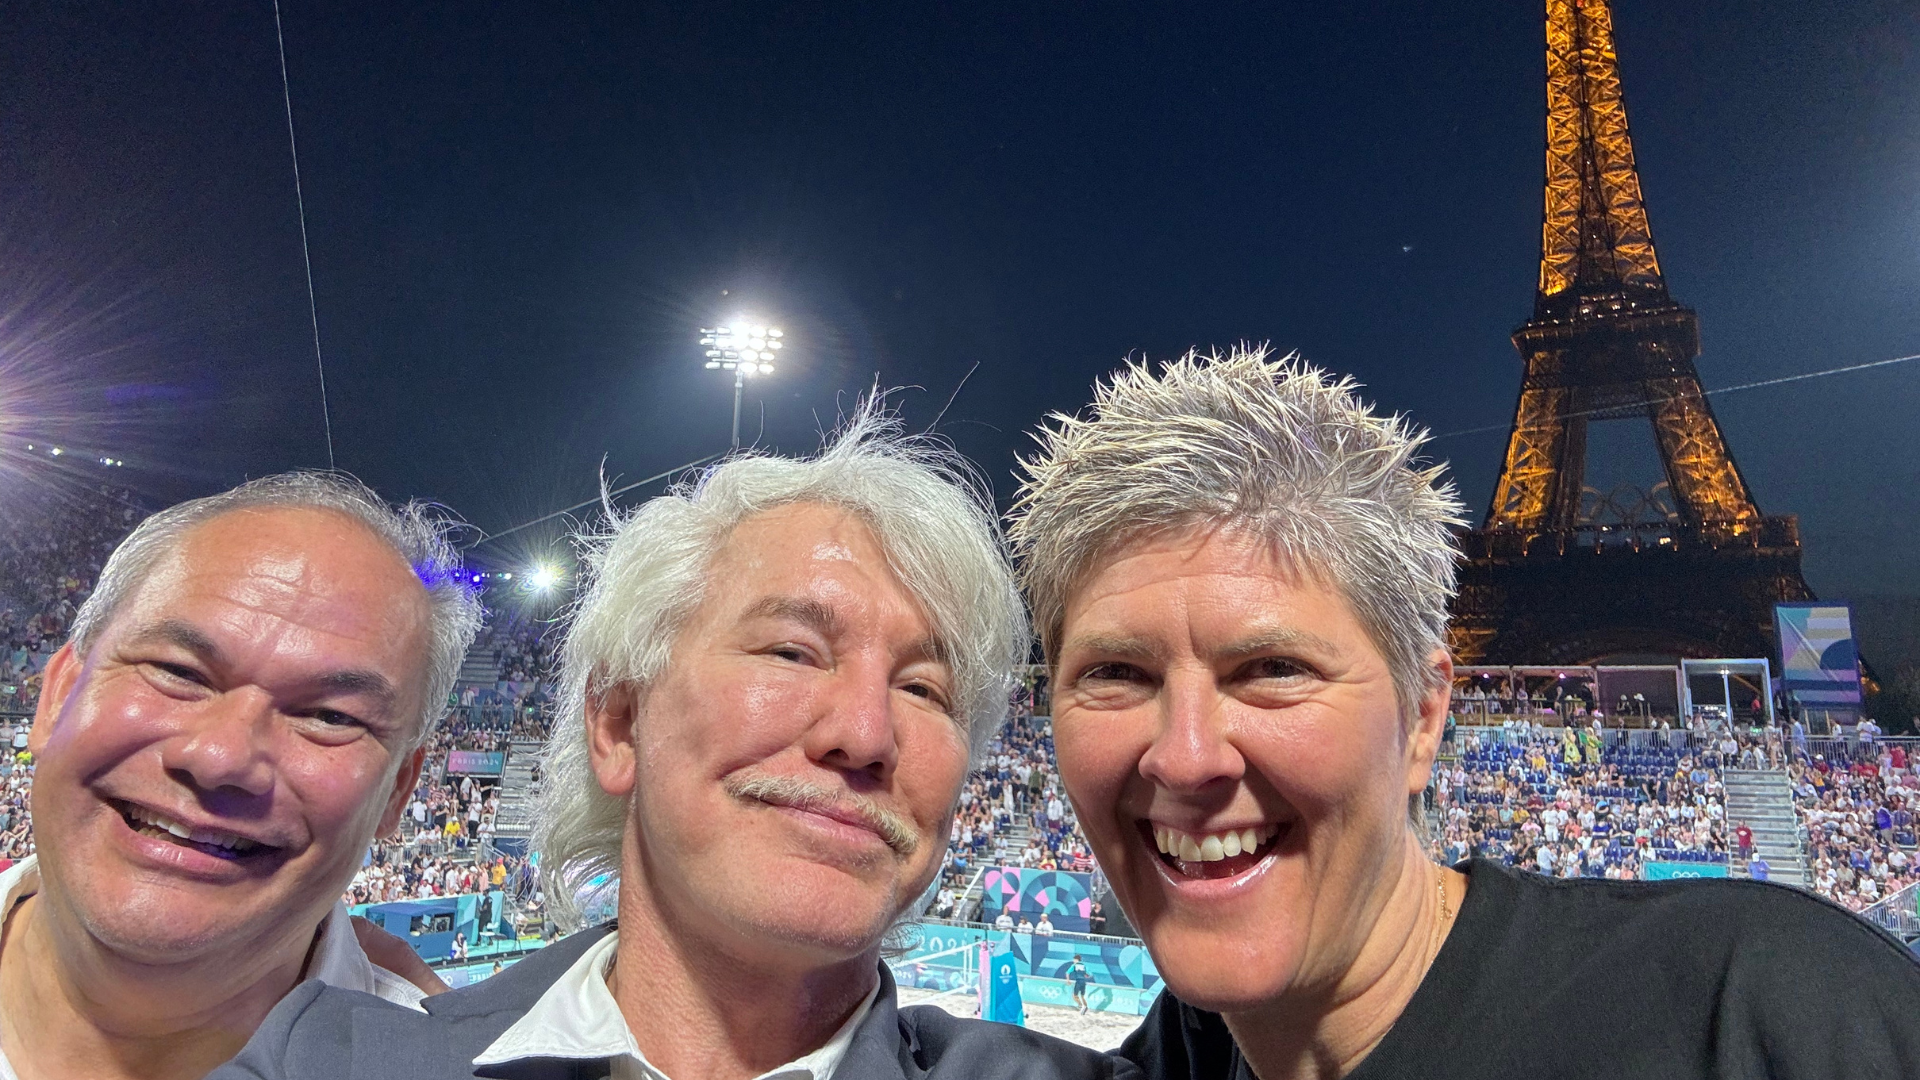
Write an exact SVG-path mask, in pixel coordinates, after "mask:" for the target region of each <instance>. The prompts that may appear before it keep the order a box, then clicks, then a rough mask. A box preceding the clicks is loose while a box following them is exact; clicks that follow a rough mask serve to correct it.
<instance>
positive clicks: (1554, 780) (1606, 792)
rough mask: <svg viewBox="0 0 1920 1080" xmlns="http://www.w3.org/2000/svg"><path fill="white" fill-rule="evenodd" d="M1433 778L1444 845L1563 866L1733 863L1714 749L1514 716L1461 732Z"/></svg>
mask: <svg viewBox="0 0 1920 1080" xmlns="http://www.w3.org/2000/svg"><path fill="white" fill-rule="evenodd" d="M1456 740H1457V742H1458V744H1459V745H1458V757H1457V759H1456V760H1455V761H1454V762H1453V763H1452V764H1451V765H1450V766H1447V765H1443V766H1442V767H1441V769H1440V770H1439V771H1438V775H1437V776H1436V779H1435V783H1434V807H1433V812H1434V813H1436V814H1438V815H1440V821H1439V830H1438V836H1437V838H1436V840H1435V842H1434V848H1435V855H1436V856H1437V857H1439V858H1441V859H1443V860H1445V861H1446V862H1449V863H1453V862H1458V861H1459V860H1461V859H1464V858H1467V857H1469V856H1482V857H1485V858H1490V859H1495V860H1498V861H1500V862H1502V863H1505V864H1507V865H1509V866H1520V867H1524V868H1526V869H1529V870H1534V871H1537V872H1539V873H1543V874H1548V875H1552V876H1556V877H1604V878H1622V879H1630V878H1637V877H1639V876H1641V870H1642V868H1643V866H1644V865H1645V864H1646V863H1648V862H1652V861H1664V862H1725V861H1726V859H1727V833H1726V828H1727V824H1726V811H1725V804H1726V791H1725V788H1724V786H1723V784H1722V780H1721V775H1720V763H1719V760H1718V758H1717V756H1715V757H1711V758H1710V757H1709V756H1708V754H1706V753H1704V752H1702V753H1699V754H1695V753H1689V752H1688V751H1686V750H1684V749H1678V748H1675V747H1674V746H1673V745H1672V744H1671V743H1670V742H1656V741H1649V742H1646V743H1627V742H1625V741H1617V742H1616V743H1615V744H1614V745H1611V746H1609V745H1608V744H1607V740H1606V737H1605V733H1604V732H1603V731H1602V730H1601V729H1600V727H1599V725H1598V724H1597V723H1589V724H1588V725H1586V726H1584V727H1559V728H1547V727H1542V726H1539V725H1537V724H1534V723H1531V722H1527V721H1508V722H1507V723H1506V724H1504V725H1503V726H1501V727H1499V728H1494V729H1491V730H1488V731H1485V732H1481V731H1463V732H1461V733H1458V734H1457V735H1456Z"/></svg>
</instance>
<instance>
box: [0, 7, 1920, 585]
mask: <svg viewBox="0 0 1920 1080" xmlns="http://www.w3.org/2000/svg"><path fill="white" fill-rule="evenodd" d="M282 10H283V16H284V19H285V30H286V50H287V59H288V66H289V73H290V84H291V90H292V99H293V111H294V119H295V123H296V127H297V133H298V137H299V144H300V158H301V167H302V179H303V182H304V189H305V198H306V210H307V222H308V228H309V234H310V237H311V243H312V256H313V275H314V285H315V289H316V292H317V297H318V312H319V323H320V332H321V337H322V343H323V347H324V354H325V361H326V375H327V381H328V388H329V391H330V394H331V399H332V415H333V425H334V437H335V442H336V447H337V452H338V461H339V464H340V466H341V467H342V468H345V469H348V470H350V471H352V472H354V473H356V474H358V475H359V476H361V477H362V478H363V479H365V480H367V481H368V482H370V483H372V484H373V485H375V486H376V487H378V488H379V489H380V490H381V491H383V492H384V493H386V494H387V495H389V496H392V497H404V496H421V497H429V498H434V499H438V500H442V501H444V502H446V503H447V504H449V505H451V506H452V507H454V508H456V509H457V510H459V511H460V512H461V513H463V514H464V515H465V516H466V517H467V518H468V519H469V520H471V521H472V522H474V523H475V524H476V525H478V526H480V527H481V528H484V529H487V530H498V529H501V528H504V527H507V526H509V525H512V524H515V523H518V522H521V521H525V520H527V519H529V518H532V517H535V516H537V515H540V514H543V513H546V512H548V511H550V510H554V509H557V508H559V507H562V506H565V505H567V504H570V503H574V502H578V501H580V500H583V499H586V498H589V497H590V496H591V495H592V494H593V492H594V490H595V485H596V483H597V476H598V473H599V469H600V465H601V462H602V460H603V459H604V461H605V463H606V469H607V471H608V473H609V475H611V476H616V477H624V478H626V479H629V480H632V479H639V478H641V477H644V476H646V475H649V474H652V473H655V472H658V471H660V470H662V469H666V468H668V467H671V466H674V465H677V464H679V463H682V462H685V461H688V460H690V459H694V458H698V457H700V456H702V455H704V454H708V453H711V452H713V451H716V450H720V449H724V448H725V445H726V438H727V422H728V409H729V401H730V394H731V380H730V379H729V378H728V377H726V376H724V375H722V374H721V373H717V372H709V371H705V370H703V369H702V368H701V365H700V349H699V346H697V345H696V343H695V338H696V337H697V336H698V335H697V331H698V328H699V327H700V326H701V325H703V324H711V323H713V322H715V321H718V320H722V319H725V318H727V317H729V316H731V315H733V314H735V313H736V312H748V313H752V314H755V315H758V316H759V317H761V318H762V319H765V320H770V321H773V322H776V323H778V324H779V325H782V326H784V327H785V328H786V329H787V331H788V334H789V339H788V340H789V341H790V342H791V343H792V347H791V348H790V349H789V350H788V351H787V352H786V354H785V355H784V357H783V361H784V363H783V367H782V369H781V371H780V372H779V373H778V374H777V375H776V376H774V377H772V378H771V379H768V380H766V381H765V382H763V383H757V384H755V385H753V386H751V387H750V388H749V391H748V396H747V403H746V419H745V422H744V424H743V426H744V428H745V430H746V435H747V438H748V439H749V440H752V439H753V438H754V437H755V436H756V434H757V435H758V436H759V439H760V442H761V443H762V444H763V445H767V446H772V447H775V448H780V449H784V450H789V451H798V450H806V449H810V448H812V447H813V446H815V445H816V444H817V435H818V431H819V430H820V428H821V427H822V426H823V425H830V424H831V423H832V420H833V418H834V416H835V415H836V413H837V412H838V411H839V410H840V409H841V408H842V407H843V406H844V405H846V404H847V403H849V402H850V401H851V400H852V398H853V396H854V395H855V394H857V393H858V392H860V391H861V390H863V389H864V388H866V387H868V386H869V385H870V384H872V383H873V381H874V380H875V378H876V377H877V378H878V379H879V381H880V382H881V383H882V384H884V385H888V386H910V387H917V388H919V389H913V390H910V391H908V392H906V393H904V394H903V395H901V396H899V397H898V399H897V400H898V401H899V402H900V403H901V404H902V406H903V407H904V411H905V415H906V417H907V419H908V421H909V422H910V423H911V424H912V425H913V426H915V427H924V426H925V425H926V424H928V423H930V422H931V421H932V420H933V418H934V415H935V414H936V413H938V412H939V410H940V408H941V406H942V405H943V404H944V403H945V402H946V401H947V399H948V397H949V395H951V394H952V392H953V390H954V388H955V386H956V384H957V383H958V382H959V380H960V378H961V376H962V375H964V374H965V373H966V372H967V371H968V369H969V368H970V367H972V366H973V365H974V364H976V363H977V364H978V365H979V366H978V370H977V372H976V373H975V374H974V375H973V377H972V379H971V381H970V382H968V383H967V385H966V386H965V388H964V390H963V391H962V392H961V393H960V395H959V397H958V399H957V400H956V401H955V402H954V404H953V406H952V408H951V409H950V410H949V411H948V412H947V414H946V417H945V419H944V421H943V422H942V424H941V427H940V430H941V431H943V432H945V433H946V434H948V435H949V436H950V437H951V438H952V439H953V440H954V441H955V442H956V444H957V445H958V446H959V447H960V448H961V449H962V450H963V451H965V452H966V453H968V454H969V455H971V456H972V457H974V458H975V459H976V460H977V461H978V462H980V464H981V466H982V468H983V469H984V470H985V471H986V472H987V473H988V475H989V476H990V477H991V478H992V481H993V483H994V484H995V486H996V489H997V492H998V494H999V496H1000V498H1001V499H1002V500H1003V501H1004V500H1005V499H1006V497H1007V496H1008V495H1009V494H1010V493H1011V491H1012V490H1013V486H1014V484H1013V480H1012V474H1011V466H1012V462H1013V456H1014V454H1015V453H1016V452H1019V451H1022V450H1024V449H1025V447H1026V445H1027V440H1026V436H1025V434H1024V432H1025V431H1026V430H1027V429H1029V428H1031V427H1032V425H1033V424H1034V423H1035V422H1036V421H1037V420H1038V419H1039V417H1040V416H1041V415H1042V414H1043V413H1044V412H1046V411H1048V410H1053V409H1068V410H1071V409H1075V408H1078V407H1079V406H1081V405H1082V404H1083V403H1084V402H1085V401H1086V400H1087V397H1088V389H1089V386H1090V385H1091V383H1092V381H1093V379H1094V378H1095V377H1096V376H1097V375H1099V374H1101V373H1103V372H1105V371H1108V370H1110V369H1111V368H1112V367H1114V366H1115V365H1116V364H1117V363H1118V362H1120V361H1121V360H1122V359H1123V358H1125V357H1127V356H1129V355H1145V356H1147V357H1149V358H1165V357H1170V356H1172V355H1174V354H1176V353H1178V352H1181V351H1184V350H1185V349H1187V348H1189V347H1191V346H1196V345H1198V346H1202V347H1206V346H1214V345H1218V346H1227V345H1230V344H1232V343H1234V342H1237V341H1240V340H1243V339H1244V340H1251V341H1256V342H1257V341H1270V342H1272V343H1273V344H1274V345H1275V346H1276V347H1278V348H1281V349H1283V350H1287V349H1298V350H1300V351H1301V352H1302V353H1303V354H1304V355H1305V356H1306V357H1308V358H1309V359H1311V360H1313V361H1314V362H1316V363H1319V364H1322V365H1325V366H1328V367H1331V368H1333V369H1335V370H1338V371H1342V372H1350V373H1352V374H1353V375H1355V376H1356V377H1358V378H1359V379H1360V380H1362V381H1363V382H1364V383H1365V384H1366V385H1367V387H1368V393H1369V395H1371V396H1372V397H1374V398H1375V399H1377V400H1378V401H1379V402H1380V403H1381V404H1382V405H1383V406H1385V407H1387V408H1390V409H1395V410H1403V411H1406V412H1408V413H1410V414H1412V415H1413V416H1414V417H1415V418H1416V419H1417V420H1419V421H1420V422H1421V423H1423V424H1426V425H1428V426H1430V427H1431V428H1432V429H1434V430H1435V431H1436V432H1442V433H1444V432H1452V431H1458V430H1461V429H1473V428H1482V427H1488V426H1497V427H1499V430H1497V431H1494V432H1491V433H1485V434H1478V435H1470V436H1461V437H1454V438H1446V439H1442V440H1441V441H1439V442H1437V443H1436V444H1435V445H1434V448H1433V450H1434V453H1435V455H1436V456H1438V457H1442V458H1445V459H1447V460H1450V461H1451V462H1452V464H1453V467H1454V471H1455V474H1456V476H1457V478H1458V481H1459V483H1460V485H1461V488H1462V489H1463V491H1464V493H1465V495H1466V497H1467V499H1468V502H1469V505H1470V507H1471V508H1472V510H1473V513H1474V514H1475V515H1476V517H1477V516H1478V515H1479V514H1480V513H1482V512H1483V511H1484V508H1485V505H1486V500H1487V498H1488V495H1489V492H1490V489H1491V487H1492V483H1493V479H1494V476H1495V473H1496V471H1497V469H1498V466H1499V459H1500V454H1501V451H1502V449H1503V446H1504V438H1505V425H1506V423H1507V422H1508V421H1509V420H1510V419H1511V415H1512V409H1513V404H1514V399H1515V395H1516V393H1517V391H1518V383H1519V376H1520V362H1519V359H1518V357H1517V356H1516V355H1515V353H1514V351H1513V349H1512V347H1511V345H1510V344H1509V342H1508V334H1509V333H1510V332H1511V331H1512V330H1513V329H1514V327H1516V326H1517V325H1518V324H1519V323H1521V322H1522V321H1524V320H1525V319H1526V318H1527V317H1528V315H1529V314H1530V312H1531V304H1532V298H1533V288H1534V281H1535V273H1536V260H1537V255H1538V244H1539V223H1540V212H1541V210H1540V202H1541V190H1540V189H1541V177H1542V155H1543V125H1544V105H1543V94H1544V91H1543V85H1542V84H1543V79H1544V70H1543V60H1542V50H1543V35H1542V25H1541V24H1542V18H1543V14H1542V9H1541V5H1540V4H1539V3H1537V2H1532V0H1528V2H1521V0H1508V2H1501V3H1494V4H1480V5H1435V4H1430V3H1377V4H1366V5H1344V4H1342V5H1328V4H1292V3H1267V4H1257V5H1255V4H1247V5H1185V4H1164V5H1152V6H1149V5H1125V6H1122V5H1087V4H1065V3H1034V2H1029V3H1023V4H1008V5H951V6H947V7H943V8H934V7H929V6H922V5H912V4H890V5H879V4H875V5H868V6H855V5H842V4H832V5H829V4H805V5H790V6H784V7H783V6H745V5H731V6H723V5H685V4H681V5H650V6H642V5H630V4H607V5H588V4H569V3H561V2H557V0H546V2H542V3H537V4H521V5H512V4H391V3H386V4H364V5H348V4H314V3H312V2H310V0H285V3H284V6H283V9H282ZM1615 19H1616V27H1617V33H1618V42H1619V46H1620V51H1621V63H1622V69H1623V74H1624V77H1625V86H1626V94H1627V105H1628V110H1629V115H1630V118H1631V121H1632V124H1633V133H1634V136H1635V142H1636V149H1637V152H1638V156H1639V162H1640V169H1641V178H1642V181H1643V184H1644V188H1645V193H1646V197H1647V201H1648V206H1649V210H1650V214H1651V218H1652V223H1653V231H1654V238H1655V241H1656V243H1657V245H1658V249H1659V253H1660V256H1661V261H1662V264H1663V266H1664V268H1665V270H1666V272H1667V277H1668V283H1669V285H1670V287H1671V289H1672V291H1673V294H1674V296H1675V297H1676V299H1678V300H1680V301H1681V302H1683V303H1686V304H1688V305H1690V306H1692V307H1694V308H1695V309H1696V310H1698V311H1699V313H1700V319H1701V327H1702V338H1703V344H1704V350H1705V351H1704V353H1703V355H1702V356H1701V357H1700V359H1699V367H1700V372H1701V375H1702V377H1703V379H1704V380H1705V382H1706V384H1707V386H1708V387H1709V388H1715V387H1724V386H1730V385H1734V384H1737V383H1743V382H1748V381H1753V380H1757V379H1764V378H1769V377H1775V376H1780V375H1787V374H1792V373H1795V372H1801V371H1810V370H1816V369H1823V368H1830V367H1836V366H1841V365H1845V364H1853V363H1863V362H1868V361H1873V360H1881V359H1887V358H1891V357H1896V356H1903V355H1907V354H1910V353H1920V6H1916V5H1915V4H1913V3H1912V0H1850V2H1847V3H1814V2H1807V0H1792V2H1787V0H1743V2H1737V3H1736V2H1733V0H1699V2H1694V3H1687V4H1657V3H1653V2H1651V0H1617V2H1616V4H1615ZM5 21H6V24H7V30H6V32H5V33H4V34H0V318H3V319H4V321H0V429H3V430H4V431H5V432H7V433H8V434H9V435H10V436H12V437H13V438H14V439H16V440H18V439H21V438H29V437H31V438H42V439H64V440H68V441H69V442H72V443H74V444H76V445H82V446H86V447H89V448H93V449H97V450H99V451H102V452H105V453H109V454H112V455H114V456H118V457H122V458H125V459H127V460H128V461H129V463H130V465H129V467H128V469H127V470H126V471H125V476H126V478H127V479H128V480H129V481H131V482H135V483H137V484H139V485H140V486H142V487H143V488H144V489H147V490H150V491H151V493H152V494H153V496H154V497H156V498H172V497H176V496H179V495H186V494H196V493H202V492H206V491H210V490H214V489H216V488H219V487H223V486H226V485H228V484H230V483H233V482H236V481H238V480H239V479H241V478H243V477H244V476H248V475H260V474H263V473H268V472H273V471H277V470H281V469H286V468H291V467H296V466H319V465H324V464H325V463H326V450H325V444H324V441H323V435H322V427H321V416H320V406H319V393H318V386H317V379H316V374H315V370H314V358H313V352H312V341H311V336H310V335H311V330H310V327H309V323H308V307H307V293H306V282H305V276H304V271H303V268H302V264H301V254H300V232H299V218H298V216H297V213H296V209H295V202H294V187H293V174H292V170H291V166H290V163H289V157H288V147H287V130H286V115H285V112H284V105H283V102H282V97H281V82H280V68H279V63H278V59H277V54H276V50H275V40H274V17H273V9H272V6H271V4H270V3H262V2H240V0H232V2H221V3H192V4H189V3H182V2H162V3H154V4H106V3H87V2H77V0H57V2H45V3H16V4H11V5H9V6H8V9H7V14H6V17H5ZM1714 407H1715V409H1716V410H1717V412H1718V415H1719V417H1720V419H1721V422H1722V425H1723V430H1724V431H1725V433H1726V435H1727V438H1728V441H1729V443H1730V445H1731V447H1732V449H1733V452H1734V454H1735V455H1736V457H1737V459H1738V461H1739V462H1740V464H1741V466H1742V468H1743V469H1744V471H1745V472H1746V475H1747V478H1748V480H1749V482H1750V483H1751V485H1752V487H1753V490H1754V492H1755V494H1756V496H1757V498H1758V499H1759V501H1760V504H1761V506H1762V508H1763V509H1764V510H1766V511H1768V512H1770V513H1797V514H1799V515H1800V519H1801V523H1802V530H1803V536H1804V538H1805V541H1806V570H1807V578H1808V580H1809V582H1810V583H1811V584H1812V585H1813V586H1814V588H1815V589H1816V590H1817V591H1819V592H1820V593H1821V594H1822V595H1823V596H1826V597H1829V598H1833V597H1838V598H1843V599H1844V598H1847V597H1850V596H1856V595H1867V594H1889V593H1904V594H1915V593H1920V534H1917V530H1916V529H1915V528H1914V523H1915V522H1916V521H1920V482H1917V481H1920V441H1916V439H1915V437H1914V418H1915V417H1916V416H1920V363H1916V364H1912V365H1906V366H1896V367H1891V368H1884V369H1880V370H1877V371H1872V372H1867V373H1862V374H1857V375H1848V376H1841V377H1837V378H1832V379H1826V380H1820V381H1815V382H1805V383H1797V384H1794V385H1792V386H1789V387H1784V388H1779V389H1769V390H1758V391H1752V392H1747V393H1737V394H1730V395H1727V396H1725V397H1719V398H1716V399H1714ZM763 417H764V420H763ZM1603 430H1605V431H1606V432H1607V435H1608V438H1609V440H1610V441H1608V442H1607V444H1606V445H1608V446H1612V447H1615V448H1616V450H1617V456H1618V459H1619V460H1620V461H1622V462H1630V461H1631V460H1632V455H1633V454H1634V453H1635V452H1636V451H1635V449H1634V448H1635V447H1640V448H1641V449H1643V450H1644V448H1646V447H1650V446H1651V436H1650V435H1649V434H1646V429H1645V428H1644V426H1642V427H1640V428H1638V429H1637V430H1634V429H1623V428H1621V426H1620V425H1611V426H1610V428H1609V429H1603ZM1622 432H1625V434H1622ZM1629 435H1630V436H1631V437H1630V438H1629V437H1628V436H1629ZM1624 467H1625V466H1622V468H1624ZM30 472H31V470H30V469H29V470H28V473H29V474H30ZM9 482H21V481H20V480H19V478H18V477H16V478H15V479H14V480H11V481H9ZM553 535H554V534H553V533H552V532H551V531H548V530H530V531H529V532H527V533H523V534H520V535H519V536H517V537H515V538H514V541H513V542H512V543H506V542H503V543H501V544H499V545H496V546H495V547H494V548H492V549H483V550H487V551H491V553H492V557H495V558H498V559H502V560H504V561H506V562H509V563H511V562H514V561H516V560H521V559H525V558H528V557H531V556H533V555H536V554H539V553H540V552H541V551H542V550H543V545H546V544H548V543H551V542H552V539H551V538H552V537H553Z"/></svg>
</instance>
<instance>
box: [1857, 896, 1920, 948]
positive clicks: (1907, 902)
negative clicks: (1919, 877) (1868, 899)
mask: <svg viewBox="0 0 1920 1080" xmlns="http://www.w3.org/2000/svg"><path fill="white" fill-rule="evenodd" d="M1860 917H1861V918H1863V919H1865V920H1867V921H1868V922H1870V923H1872V924H1874V925H1875V926H1878V927H1879V928H1881V929H1882V930H1885V931H1887V932H1888V933H1890V934H1892V935H1894V936H1895V937H1897V938H1899V939H1900V940H1901V941H1912V940H1914V939H1915V938H1920V883H1915V884H1913V885H1909V886H1907V887H1906V888H1904V889H1901V890H1900V891H1899V892H1897V893H1894V894H1893V895H1892V896H1889V897H1887V898H1886V899H1884V900H1881V901H1880V902H1879V903H1876V904H1870V905H1868V906H1867V907H1864V908H1861V909H1860Z"/></svg>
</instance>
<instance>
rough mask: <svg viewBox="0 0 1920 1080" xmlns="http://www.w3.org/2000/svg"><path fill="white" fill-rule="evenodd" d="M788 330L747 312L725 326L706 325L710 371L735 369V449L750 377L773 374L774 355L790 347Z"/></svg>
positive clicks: (704, 339)
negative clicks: (757, 319) (744, 393)
mask: <svg viewBox="0 0 1920 1080" xmlns="http://www.w3.org/2000/svg"><path fill="white" fill-rule="evenodd" d="M786 336H787V335H786V332H785V331H783V330H781V329H780V328H779V327H777V326H762V325H760V324H759V323H756V322H754V321H753V320H751V319H748V318H746V317H745V316H739V317H736V318H735V319H734V320H733V321H732V322H730V323H728V324H727V325H725V326H713V327H702V328H701V330H700V344H701V346H702V347H703V348H704V351H705V363H704V364H703V365H702V366H704V367H705V368H706V369H707V370H708V371H731V372H733V444H732V445H733V449H735V450H738V449H740V397H741V394H742V393H743V392H744V391H745V390H746V386H747V380H748V379H749V378H751V377H753V376H755V375H771V374H773V360H774V355H775V354H776V353H777V352H778V351H779V350H780V349H782V348H785V347H786V341H785V338H786Z"/></svg>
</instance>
